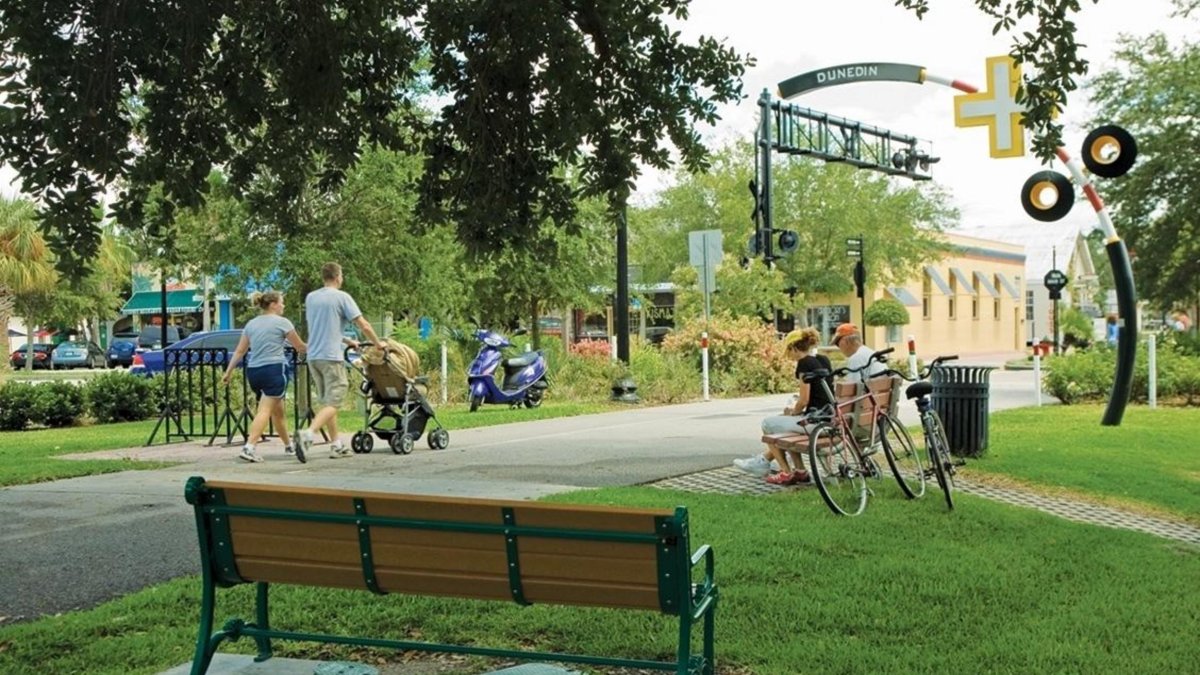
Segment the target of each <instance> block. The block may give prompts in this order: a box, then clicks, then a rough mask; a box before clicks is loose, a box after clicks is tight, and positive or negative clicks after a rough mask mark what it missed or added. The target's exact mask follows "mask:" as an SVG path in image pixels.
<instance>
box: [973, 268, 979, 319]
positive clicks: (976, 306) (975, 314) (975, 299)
mask: <svg viewBox="0 0 1200 675" xmlns="http://www.w3.org/2000/svg"><path fill="white" fill-rule="evenodd" d="M971 293H972V295H971V318H972V319H975V320H976V321H978V320H979V275H978V274H976V275H975V279H974V281H973V282H972V283H971Z"/></svg>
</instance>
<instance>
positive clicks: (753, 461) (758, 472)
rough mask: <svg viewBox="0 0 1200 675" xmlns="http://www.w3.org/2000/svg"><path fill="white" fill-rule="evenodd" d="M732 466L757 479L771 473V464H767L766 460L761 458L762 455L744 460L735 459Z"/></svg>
mask: <svg viewBox="0 0 1200 675" xmlns="http://www.w3.org/2000/svg"><path fill="white" fill-rule="evenodd" d="M733 465H734V466H736V467H737V468H739V469H741V470H742V471H745V472H746V473H748V474H750V475H751V476H757V477H758V478H762V477H763V476H766V475H767V474H769V473H771V462H768V461H767V458H766V457H763V456H762V455H755V456H753V457H747V458H745V459H735V460H733Z"/></svg>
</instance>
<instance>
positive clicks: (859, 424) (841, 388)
mask: <svg viewBox="0 0 1200 675" xmlns="http://www.w3.org/2000/svg"><path fill="white" fill-rule="evenodd" d="M868 390H870V392H871V393H872V394H873V395H874V401H872V400H871V398H870V397H868V396H866V392H867V391H868ZM899 390H900V378H898V377H894V376H893V377H873V378H871V379H869V380H867V384H866V386H864V385H863V384H862V383H860V382H853V383H851V382H839V383H838V384H837V389H836V391H835V392H834V393H835V394H836V396H837V398H838V408H839V409H841V411H842V413H843V414H845V415H847V416H849V417H850V429H851V432H852V433H854V434H855V435H856V436H859V435H861V436H864V437H866V436H869V435H870V433H871V419H872V416H873V415H874V413H875V407H876V406H878V407H879V408H881V409H882V410H883V411H886V412H887V413H888V414H889V415H895V414H896V410H897V408H898V406H897V403H898V401H899V396H898V393H899Z"/></svg>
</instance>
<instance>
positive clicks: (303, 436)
mask: <svg viewBox="0 0 1200 675" xmlns="http://www.w3.org/2000/svg"><path fill="white" fill-rule="evenodd" d="M312 444H313V432H311V431H309V430H308V429H301V430H300V445H299V450H300V452H301V453H302V454H303V455H304V456H305V457H307V456H308V453H309V451H311V450H312Z"/></svg>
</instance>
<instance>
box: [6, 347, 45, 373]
mask: <svg viewBox="0 0 1200 675" xmlns="http://www.w3.org/2000/svg"><path fill="white" fill-rule="evenodd" d="M27 349H28V346H23V347H21V348H20V349H17V350H14V351H13V353H12V356H9V357H8V362H9V363H11V364H12V367H13V369H15V370H21V369H22V368H24V367H25V352H26V350H27ZM53 352H54V345H52V344H50V343H48V342H35V343H34V345H33V367H34V368H49V367H50V355H51V353H53Z"/></svg>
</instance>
